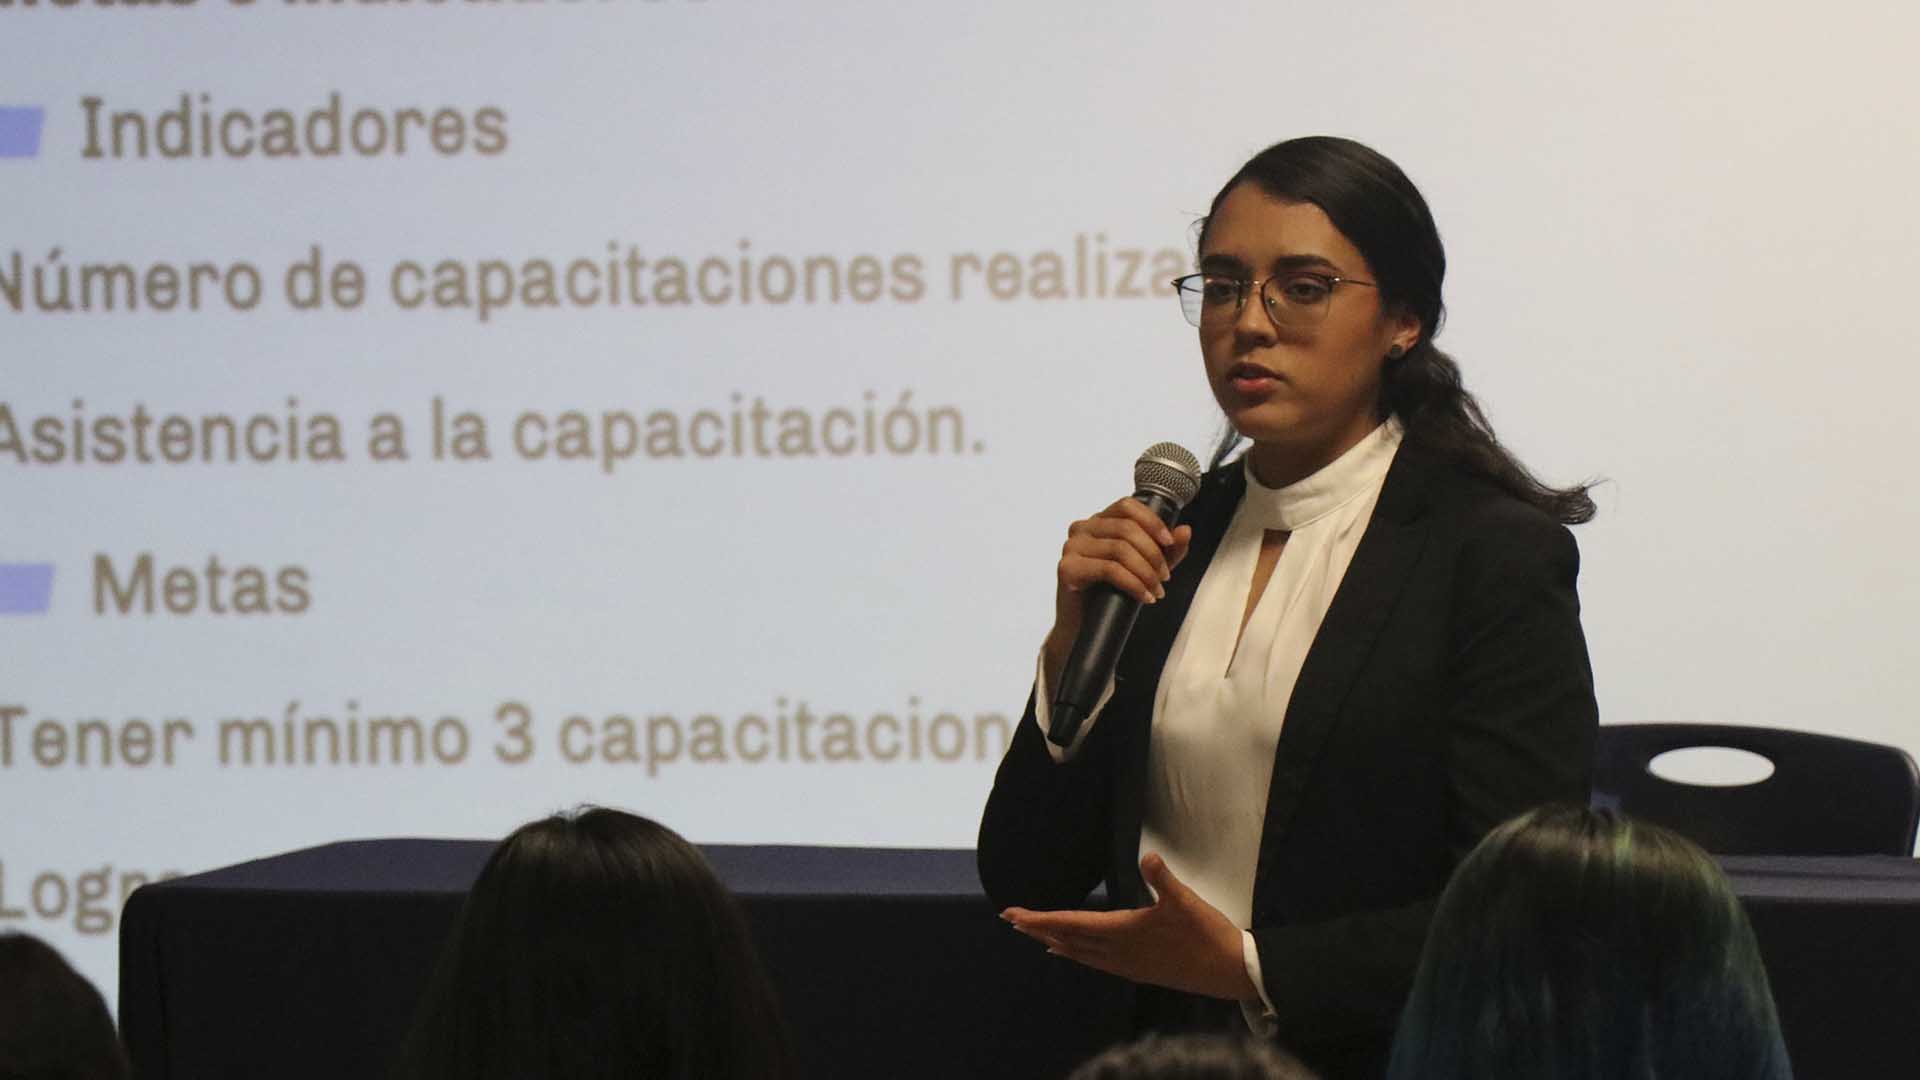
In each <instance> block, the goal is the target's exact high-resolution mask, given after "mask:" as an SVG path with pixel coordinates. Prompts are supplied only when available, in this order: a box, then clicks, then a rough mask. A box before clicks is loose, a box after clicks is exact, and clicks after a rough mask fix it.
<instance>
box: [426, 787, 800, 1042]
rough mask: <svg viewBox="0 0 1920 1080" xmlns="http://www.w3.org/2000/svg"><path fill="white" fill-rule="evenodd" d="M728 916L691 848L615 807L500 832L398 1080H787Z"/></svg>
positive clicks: (748, 960)
mask: <svg viewBox="0 0 1920 1080" xmlns="http://www.w3.org/2000/svg"><path fill="white" fill-rule="evenodd" d="M790 1071H791V1070H790V1068H789V1066H788V1059H787V1051H786V1044H785V1038H784V1035H783V1033H782V1028H781V1023H780V1019H779V1014H778V1009H777V1007H776V1005H775V1003H774V997H773V991H772V988H771V986H770V984H769V983H768V981H767V977H766V974H765V973H764V971H763V970H762V969H761V967H760V964H759V961H758V959H757V956H756V954H755V952H754V949H753V944H752V941H751V940H750V938H749V937H748V933H747V928H746V923H745V920H744V919H743V918H742V916H741V914H740V910H739V907H738V905H737V904H736V903H735V902H734V899H733V897H732V896H731V895H730V894H728V892H727V891H726V889H725V887H724V886H722V885H721V884H720V881H719V879H718V878H716V877H715V876H714V873H713V869H712V868H711V867H710V866H708V865H707V861H706V859H705V858H704V857H703V856H701V854H700V852H699V851H698V850H696V849H695V848H694V847H693V845H691V844H689V843H687V842H686V841H685V840H683V839H681V838H680V836H679V834H677V833H675V832H674V831H673V830H671V829H669V828H667V827H665V826H663V825H660V824H657V823H655V822H653V821H649V820H647V819H646V818H642V817H636V816H635V815H633V814H628V813H623V812H621V811H618V810H608V809H600V808H594V809H586V810H583V811H579V812H576V813H572V814H556V815H554V816H553V817H550V818H545V819H543V820H540V821H535V822H532V823H530V824H527V825H523V826H521V827H520V828H519V829H516V830H515V831H514V832H513V834H512V835H511V836H508V837H507V838H506V839H505V840H504V841H502V842H501V844H500V846H499V847H498V848H496V849H495V850H494V853H493V856H492V857H491V858H490V859H488V860H487V864H486V866H485V868H483V869H482V870H481V871H480V877H479V879H478V880H476V881H475V882H474V885H473V891H472V892H471V893H470V894H469V895H468V897H467V902H466V906H465V907H464V908H463V909H462V910H461V914H460V918H459V920H458V922H457V923H456V924H455V926H454V929H453V932H452V935H451V936H450V937H449V939H448V941H447V946H446V949H445V951H444V952H443V953H442V954H441V957H440V963H439V967H438V968H437V970H436V971H435V973H434V979H433V983H432V985H431V986H430V987H429V988H428V990H427V994H426V998H425V1000H424V1001H423V1002H422V1003H421V1007H420V1012H419V1014H418V1018H417V1019H416V1021H415V1024H414V1028H413V1031H412V1032H411V1034H410V1035H409V1037H408V1040H407V1045H406V1048H405V1050H404V1051H403V1053H402V1059H401V1067H400V1070H399V1075H400V1076H401V1077H404V1078H407V1080H443V1078H444V1080H454V1078H456V1077H457V1078H459V1080H493V1078H499V1080H599V1078H607V1080H612V1078H615V1077H619V1078H622V1080H628V1078H631V1077H636V1076H645V1077H653V1078H659V1080H679V1078H686V1080H695V1078H698V1080H734V1078H741V1080H745V1078H749V1077H751V1078H753V1080H760V1078H763V1077H766V1078H776V1080H777V1078H780V1077H785V1076H787V1075H789V1073H790Z"/></svg>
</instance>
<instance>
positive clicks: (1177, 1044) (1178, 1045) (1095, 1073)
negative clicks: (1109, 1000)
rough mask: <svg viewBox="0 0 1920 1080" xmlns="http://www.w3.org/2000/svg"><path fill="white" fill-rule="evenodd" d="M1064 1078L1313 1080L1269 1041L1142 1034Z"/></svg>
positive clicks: (1114, 1079)
mask: <svg viewBox="0 0 1920 1080" xmlns="http://www.w3.org/2000/svg"><path fill="white" fill-rule="evenodd" d="M1068 1080H1314V1076H1313V1073H1311V1072H1309V1071H1308V1070H1307V1068H1306V1067H1305V1066H1304V1065H1301V1064H1300V1063H1299V1062H1298V1061H1295V1060H1294V1059H1293V1058H1292V1057H1290V1056H1288V1055H1287V1054H1286V1053H1284V1052H1282V1051H1281V1050H1279V1049H1278V1048H1277V1047H1275V1046H1274V1045H1273V1044H1272V1043H1268V1042H1262V1041H1260V1040H1257V1039H1251V1038H1248V1037H1246V1036H1238V1037H1236V1036H1229V1035H1148V1036H1147V1037H1145V1038H1143V1039H1140V1040H1139V1041H1137V1042H1131V1043H1127V1044H1125V1045H1123V1046H1116V1047H1114V1048H1112V1049H1110V1050H1108V1051H1106V1052H1104V1053H1102V1054H1100V1055H1099V1056H1097V1057H1095V1058H1093V1059H1092V1060H1090V1061H1088V1062H1087V1063H1086V1064H1084V1065H1082V1066H1080V1067H1079V1068H1078V1069H1075V1070H1074V1071H1073V1075H1072V1076H1070V1077H1068Z"/></svg>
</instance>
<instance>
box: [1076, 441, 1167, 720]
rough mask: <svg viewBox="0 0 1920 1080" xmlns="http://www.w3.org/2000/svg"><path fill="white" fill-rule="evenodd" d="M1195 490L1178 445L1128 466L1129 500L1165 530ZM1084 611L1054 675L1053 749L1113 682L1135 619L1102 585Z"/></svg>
mask: <svg viewBox="0 0 1920 1080" xmlns="http://www.w3.org/2000/svg"><path fill="white" fill-rule="evenodd" d="M1199 490H1200V463H1199V462H1198V461H1196V460H1194V456H1193V454H1192V453H1190V452H1188V450H1187V448H1186V447H1184V446H1181V445H1179V444H1178V443H1170V442H1163V443H1154V444H1153V445H1152V446H1149V447H1147V448H1146V449H1145V450H1143V451H1141V453H1140V460H1138V461H1136V462H1134V463H1133V497H1134V498H1136V499H1138V500H1140V501H1141V502H1143V503H1145V504H1146V506H1147V509H1149V510H1152V511H1153V512H1154V513H1155V514H1156V515H1158V516H1159V518H1160V520H1161V521H1162V522H1163V523H1164V524H1165V525H1166V526H1167V528H1169V529H1171V528H1173V525H1174V522H1176V521H1178V520H1179V519H1180V511H1182V510H1184V509H1186V506H1187V503H1188V502H1189V501H1191V500H1192V499H1193V496H1194V493H1195V492H1197V491H1199ZM1084 605H1085V606H1084V607H1083V609H1082V613H1081V617H1080V634H1079V636H1078V637H1076V638H1074V639H1073V651H1072V652H1070V653H1068V654H1067V663H1066V666H1065V667H1062V668H1061V669H1060V685H1058V686H1056V687H1054V690H1053V704H1052V708H1051V711H1050V712H1049V713H1048V719H1049V723H1048V725H1047V739H1048V741H1050V742H1052V743H1054V744H1055V745H1056V746H1069V745H1071V744H1072V743H1073V737H1074V736H1075V735H1077V734H1079V733H1080V725H1081V723H1082V722H1084V721H1085V720H1086V718H1087V714H1088V713H1090V712H1092V711H1093V706H1094V704H1095V703H1096V702H1098V701H1099V700H1100V692H1101V691H1102V690H1105V689H1106V688H1107V680H1108V679H1111V678H1112V677H1113V668H1114V665H1115V664H1116V663H1118V662H1119V660H1120V650H1121V648H1123V647H1124V646H1125V645H1126V643H1127V635H1128V634H1131V633H1132V632H1133V620H1134V619H1135V618H1136V617H1137V616H1138V615H1139V614H1140V601H1138V600H1136V599H1134V598H1133V597H1132V596H1129V595H1127V594H1126V593H1123V592H1121V591H1120V590H1119V589H1116V588H1114V587H1113V586H1111V585H1107V584H1104V583H1102V584H1099V585H1095V586H1093V587H1092V588H1089V589H1088V590H1087V596H1086V600H1085V601H1084Z"/></svg>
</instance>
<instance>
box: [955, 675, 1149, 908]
mask: <svg viewBox="0 0 1920 1080" xmlns="http://www.w3.org/2000/svg"><path fill="white" fill-rule="evenodd" d="M1033 701H1034V699H1033V695H1032V694H1029V695H1028V696H1027V707H1026V711H1025V715H1023V716H1022V717H1021V718H1020V726H1019V727H1017V728H1015V729H1014V733H1013V743H1012V745H1010V746H1009V747H1008V748H1007V756H1006V757H1005V758H1003V759H1001V762H1000V769H999V771H998V772H997V773H996V774H995V775H994V778H993V792H992V793H991V794H990V795H988V796H987V808H986V811H985V812H984V813H983V814H982V815H981V817H980V839H979V843H978V846H977V848H976V853H977V856H976V857H977V858H978V860H979V870H980V884H981V886H982V887H983V888H985V889H986V892H987V895H988V896H989V897H991V898H992V899H993V902H994V903H995V904H998V905H1000V906H1002V907H1009V906H1019V907H1030V908H1036V909H1040V910H1054V909H1059V908H1074V907H1079V906H1081V905H1082V902H1083V901H1085V900H1086V898H1087V894H1088V893H1091V892H1092V891H1093V887H1094V886H1095V885H1097V884H1099V883H1100V880H1101V878H1102V877H1104V876H1105V874H1106V861H1107V848H1108V842H1109V839H1110V837H1111V834H1112V829H1113V825H1112V822H1113V783H1112V771H1111V760H1112V756H1113V742H1114V737H1113V732H1114V729H1115V728H1116V727H1118V726H1119V725H1118V724H1117V723H1115V720H1116V718H1115V717H1114V716H1112V715H1106V716H1104V717H1103V720H1102V722H1101V723H1100V724H1096V725H1094V727H1093V728H1092V729H1091V730H1089V731H1088V732H1087V734H1086V736H1085V738H1084V739H1083V741H1082V742H1081V744H1080V746H1079V749H1078V751H1077V752H1076V753H1075V754H1074V756H1073V757H1071V758H1068V759H1067V760H1066V761H1063V762H1056V761H1054V760H1053V757H1052V756H1051V755H1050V754H1048V752H1047V746H1046V737H1045V736H1044V735H1042V734H1041V733H1040V725H1039V724H1038V723H1037V722H1035V720H1034V705H1033ZM1107 711H1108V713H1109V714H1110V713H1111V712H1112V711H1113V710H1112V708H1111V707H1110V708H1109V709H1108V710H1107Z"/></svg>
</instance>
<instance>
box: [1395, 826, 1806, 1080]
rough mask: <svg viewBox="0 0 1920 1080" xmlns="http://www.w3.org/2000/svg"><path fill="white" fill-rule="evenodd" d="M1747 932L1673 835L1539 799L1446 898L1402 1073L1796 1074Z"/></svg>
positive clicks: (1415, 1077)
mask: <svg viewBox="0 0 1920 1080" xmlns="http://www.w3.org/2000/svg"><path fill="white" fill-rule="evenodd" d="M1792 1075H1793V1070H1792V1067H1791V1065H1790V1064H1789V1063H1788V1060H1787V1051H1786V1047H1785V1045H1784V1044H1783V1042H1782V1040H1781V1036H1780V1024H1779V1021H1778V1020H1777V1019H1776V1017H1775V1014H1774V1008H1773V995H1772V993H1771V991H1770V990H1769V988H1768V986H1767V973H1766V969H1765V967H1763V966H1762V964H1761V961H1760V950H1759V947H1758V945H1756V944H1755V942H1754V937H1753V929H1752V927H1751V926H1749V925H1748V923H1747V916H1746V912H1745V910H1744V909H1742V907H1741V906H1740V898H1739V897H1738V896H1736V895H1735V894H1734V891H1733V886H1732V885H1730V884H1729V883H1728V881H1727V877H1726V874H1724V873H1722V872H1721V870H1720V867H1719V864H1717V863H1715V862H1714V861H1713V858H1712V857H1711V856H1709V855H1708V854H1707V853H1706V852H1704V851H1701V850H1700V848H1699V847H1698V846H1696V845H1695V844H1693V842H1691V841H1689V840H1687V839H1686V838H1685V837H1682V836H1680V835H1679V834H1678V833H1674V832H1672V831H1669V830H1667V829H1663V828H1660V827H1659V826H1657V825H1651V824H1648V823H1645V822H1640V821H1635V820H1634V819H1632V818H1630V817H1627V816H1625V815H1623V814H1617V813H1614V812H1613V811H1610V810H1591V809H1588V808H1587V807H1584V806H1546V807H1541V808H1540V809H1537V810H1531V811H1529V812H1527V813H1525V814H1522V815H1520V816H1519V817H1517V818H1515V819H1513V820H1512V821H1509V822H1507V823H1506V824H1504V825H1501V826H1499V827H1498V828H1496V829H1494V830H1493V831H1492V832H1491V833H1488V834H1487V837H1486V839H1484V840H1482V841H1481V842H1480V844H1479V846H1477V847H1475V848H1474V849H1473V851H1472V852H1471V853H1469V854H1468V855H1467V857H1466V859H1465V860H1463V861H1462V862H1461V863H1460V867H1459V869H1457V870H1455V871H1454V874H1453V880H1452V881H1451V882H1449V883H1448V885H1447V891H1446V892H1445V893H1444V894H1442V895H1441V897H1440V906H1439V909H1438V911H1437V912H1436V913H1435V915H1434V918H1433V926H1432V929H1431V930H1429V932H1428V934H1427V946H1426V951H1425V953H1424V954H1423V955H1422V956H1421V959H1420V970H1419V972H1418V974H1417V975H1415V977H1414V987H1413V994H1412V997H1411V998H1410V999H1409V1001H1408V1002H1407V1007H1406V1011H1405V1013H1404V1014H1403V1015H1402V1016H1401V1019H1400V1027H1399V1031H1398V1033H1397V1034H1396V1036H1395V1038H1394V1044H1393V1063H1392V1067H1391V1068H1390V1069H1389V1070H1388V1076H1390V1077H1392V1078H1393V1080H1619V1078H1621V1077H1649V1078H1652V1077H1659V1078H1661V1080H1665V1078H1667V1077H1676V1078H1677V1077H1685V1078H1687V1080H1789V1078H1790V1077H1791V1076H1792Z"/></svg>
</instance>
